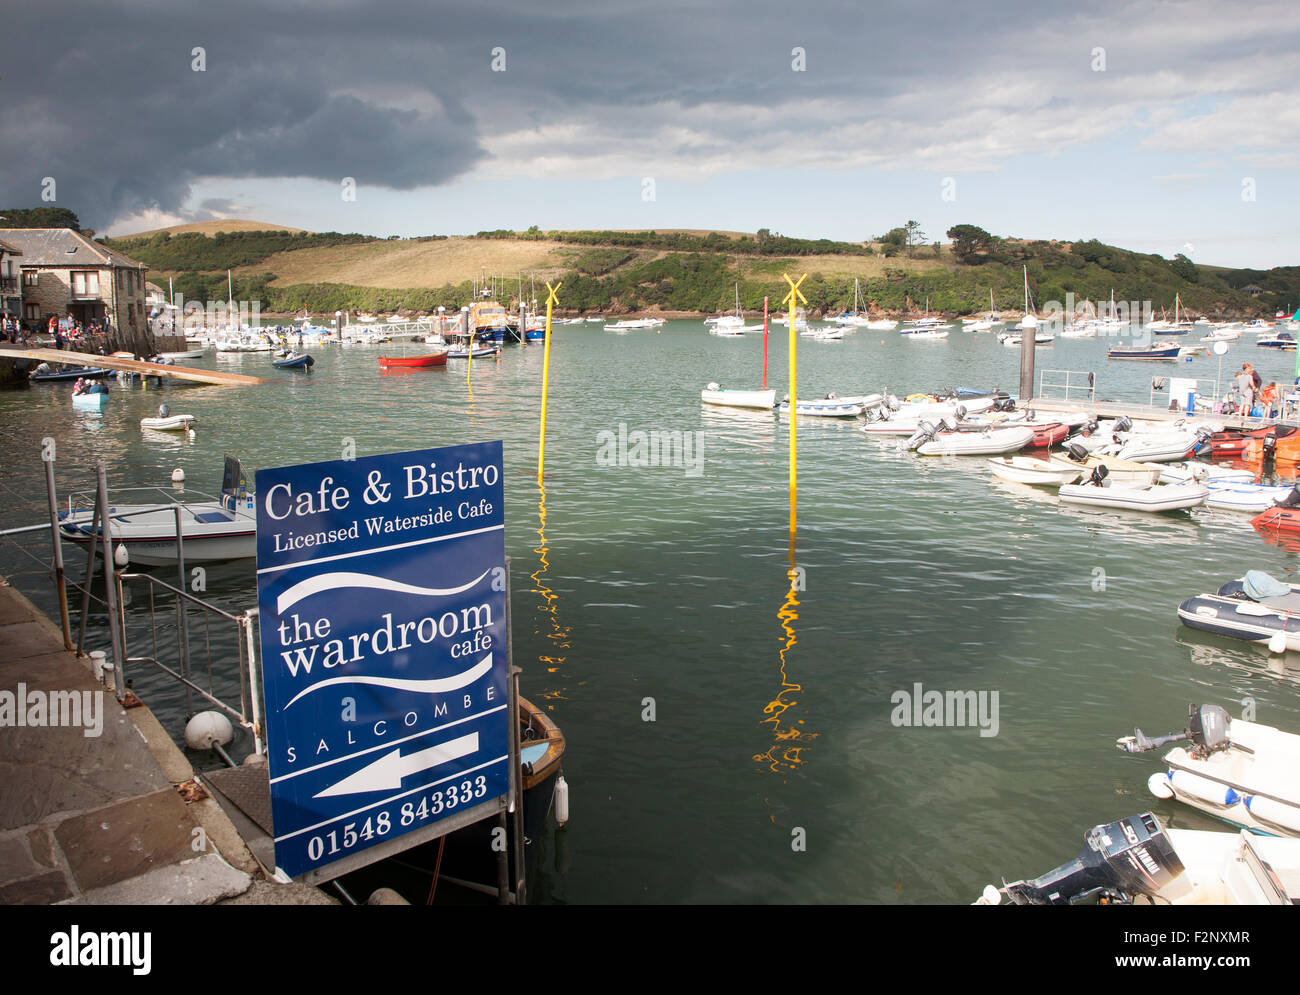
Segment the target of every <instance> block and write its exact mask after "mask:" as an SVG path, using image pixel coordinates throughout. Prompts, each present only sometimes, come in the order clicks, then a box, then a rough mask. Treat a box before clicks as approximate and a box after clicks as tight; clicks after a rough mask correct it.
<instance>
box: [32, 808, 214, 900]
mask: <svg viewBox="0 0 1300 995" xmlns="http://www.w3.org/2000/svg"><path fill="white" fill-rule="evenodd" d="M194 829H195V825H194V820H193V819H191V818H190V814H189V812H188V811H186V808H185V803H184V802H183V801H181V797H180V795H178V794H177V793H176V791H175V789H174V788H172V787H171V785H168V786H167V787H166V788H165V789H164V790H162V791H157V792H154V793H153V794H150V795H145V796H143V797H141V798H129V799H127V800H126V801H121V802H117V803H115V804H113V805H109V806H106V807H104V808H100V809H96V810H95V811H93V812H87V813H85V814H83V815H76V816H73V817H71V818H69V819H65V820H64V821H63V822H61V823H59V826H58V828H57V829H55V830H54V838H55V840H57V841H58V844H59V847H60V849H62V850H63V853H64V855H65V856H66V857H67V860H68V869H69V870H70V871H71V873H72V877H73V880H74V881H75V882H76V885H77V887H78V888H80V890H81V891H82V892H83V893H85V892H89V891H92V890H94V889H96V888H103V887H106V886H107V885H110V884H117V883H118V882H119V881H125V880H126V879H127V878H132V877H136V876H138V875H140V874H144V873H147V872H148V871H151V870H153V869H154V868H156V867H159V866H161V865H164V864H175V863H179V862H181V861H182V860H187V859H189V858H192V857H193V856H194V850H193V849H192V847H191V843H192V842H193V840H194V838H195V837H194Z"/></svg>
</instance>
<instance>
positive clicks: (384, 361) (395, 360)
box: [379, 351, 447, 369]
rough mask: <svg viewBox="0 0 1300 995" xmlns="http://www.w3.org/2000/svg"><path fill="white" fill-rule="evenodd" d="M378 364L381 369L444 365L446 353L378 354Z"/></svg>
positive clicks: (445, 363)
mask: <svg viewBox="0 0 1300 995" xmlns="http://www.w3.org/2000/svg"><path fill="white" fill-rule="evenodd" d="M379 365H380V367H382V368H383V369H414V368H416V367H422V366H446V365H447V353H446V351H443V352H434V353H430V354H429V355H427V356H380V357H379Z"/></svg>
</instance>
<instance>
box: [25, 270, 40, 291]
mask: <svg viewBox="0 0 1300 995" xmlns="http://www.w3.org/2000/svg"><path fill="white" fill-rule="evenodd" d="M40 278H41V275H40V274H39V273H37V272H36V270H34V269H25V270H23V286H24V287H34V286H36V284H37V282H38V281H39V280H40Z"/></svg>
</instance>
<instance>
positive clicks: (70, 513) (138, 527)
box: [59, 457, 257, 566]
mask: <svg viewBox="0 0 1300 995" xmlns="http://www.w3.org/2000/svg"><path fill="white" fill-rule="evenodd" d="M117 493H125V494H134V495H140V496H144V497H153V498H156V499H155V500H154V501H152V503H142V504H123V503H119V502H117V501H114V502H113V505H112V512H111V520H110V522H109V534H110V536H111V539H112V542H113V545H114V547H116V546H117V545H118V544H121V545H124V546H125V547H126V550H127V556H128V559H129V561H130V562H131V563H136V564H141V565H145V566H159V565H163V564H169V563H175V562H176V513H175V508H176V507H179V508H180V509H181V536H182V538H183V540H184V556H185V562H186V563H191V562H206V561H213V560H234V559H245V558H248V557H252V556H255V555H256V554H257V512H256V508H255V507H254V504H253V497H252V495H251V494H249V493H248V490H247V488H246V485H245V482H244V474H243V469H242V468H241V467H240V465H239V461H238V460H236V459H233V458H232V457H226V470H225V474H224V481H223V484H222V491H221V496H220V497H219V498H208V499H206V500H202V501H176V500H175V498H174V497H173V496H172V495H169V494H167V493H166V492H164V491H162V490H161V489H155V488H131V489H128V490H126V491H120V492H117ZM91 500H93V495H90V496H89V499H88V498H87V497H86V496H83V497H81V498H80V500H78V497H77V496H75V495H74V496H71V497H69V499H68V510H67V511H65V512H63V513H61V514H60V515H59V532H60V534H61V535H62V537H63V538H64V539H66V540H69V541H71V542H75V543H82V544H84V543H87V542H89V541H90V540H91V539H92V537H93V535H97V534H98V533H94V534H92V530H91V523H92V522H93V521H94V507H93V503H90V501H91ZM110 500H111V495H110ZM102 528H103V526H102V525H101V526H100V529H101V530H102Z"/></svg>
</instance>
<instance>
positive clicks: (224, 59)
mask: <svg viewBox="0 0 1300 995" xmlns="http://www.w3.org/2000/svg"><path fill="white" fill-rule="evenodd" d="M0 24H2V25H3V32H2V33H0V149H3V153H2V155H3V158H2V159H0V206H9V207H35V206H41V205H42V204H54V205H58V206H64V207H69V208H71V209H72V210H74V211H76V212H77V213H78V215H79V216H80V217H81V220H82V223H83V224H84V225H86V226H88V227H91V228H94V229H96V230H97V231H100V232H107V233H110V234H125V233H130V232H133V231H141V230H147V229H152V228H157V227H163V226H166V225H170V224H177V223H182V222H186V221H197V220H210V219H218V218H250V219H256V220H260V221H267V222H274V223H277V224H284V225H290V226H293V227H298V228H306V229H310V230H315V231H331V230H332V231H345V232H352V231H356V232H364V233H367V234H375V235H381V236H389V235H400V236H413V235H427V234H469V233H473V232H476V231H479V230H485V229H496V228H514V229H521V230H522V229H525V228H527V227H528V226H530V225H539V226H540V227H542V228H543V229H552V228H558V229H566V228H567V229H574V228H661V229H662V228H700V229H723V230H733V231H747V232H754V231H756V230H758V229H759V228H768V229H770V230H772V231H774V232H780V233H782V234H786V235H793V236H799V237H808V238H820V237H825V238H834V239H843V240H849V241H861V240H864V239H868V238H871V237H873V236H876V235H880V234H883V233H884V232H886V231H888V230H889V229H890V228H893V227H896V226H899V225H902V224H904V223H905V222H906V221H908V220H912V219H915V220H917V221H919V222H920V223H921V226H922V228H923V230H924V231H925V232H926V233H927V235H928V236H929V238H930V240H931V241H933V240H943V239H944V238H945V236H944V233H945V232H946V231H947V229H948V228H950V227H952V226H953V225H957V224H975V225H979V226H980V227H982V228H985V229H987V230H988V231H990V232H993V233H994V234H998V235H1009V236H1016V237H1024V238H1056V239H1063V240H1074V239H1079V238H1097V239H1100V240H1102V241H1103V242H1108V243H1111V244H1115V245H1121V246H1124V247H1126V248H1130V249H1134V250H1137V251H1143V252H1155V253H1159V254H1161V255H1164V256H1168V257H1172V256H1173V255H1174V254H1175V253H1179V252H1181V253H1184V254H1186V255H1187V256H1189V257H1190V258H1192V259H1193V260H1194V261H1196V262H1199V263H1207V264H1214V265H1224V266H1250V267H1257V268H1267V267H1270V266H1278V265H1300V196H1297V181H1298V180H1300V100H1298V99H1297V96H1298V94H1297V90H1300V4H1296V3H1295V2H1294V0H1285V2H1275V0H1261V2H1256V0H1240V2H1231V3H1226V2H1220V3H1211V2H1206V0H1178V2H1143V3H1132V2H1121V0H1113V2H1111V0H1100V2H1088V0H1081V2H1079V3H1072V4H1066V3H1061V2H1044V0H1035V2H1032V3H1030V2H1024V0H1007V2H1001V3H997V4H974V3H970V2H961V3H953V2H950V3H932V2H927V0H911V2H900V3H879V2H870V0H868V2H855V3H849V2H833V0H808V2H807V3H805V4H803V5H795V4H788V3H783V4H775V3H764V2H734V0H717V2H707V3H701V2H690V3H687V2H673V0H668V2H660V3H656V4H648V3H643V2H636V3H631V2H627V0H598V2H597V0H552V2H549V3H546V4H539V3H535V2H523V0H518V2H513V0H450V2H439V3H436V4H433V3H416V2H410V0H391V2H383V0H381V2H364V3H361V2H352V0H299V2H287V0H256V2H253V0H231V2H223V3H221V4H212V3H207V4H202V5H199V4H186V3H183V2H182V3H176V2H163V0H134V2H112V0H84V2H76V0H51V2H49V3H44V4H26V5H23V6H22V7H21V8H17V9H11V10H8V11H6V12H5V13H4V15H3V16H2V17H0ZM52 24H57V25H59V27H58V29H57V31H56V33H55V36H56V37H57V39H58V42H57V46H53V47H52V46H51V45H50V44H49V39H50V37H51V34H50V31H51V27H50V26H51V25H52ZM50 197H53V200H50V199H49V198H50Z"/></svg>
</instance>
